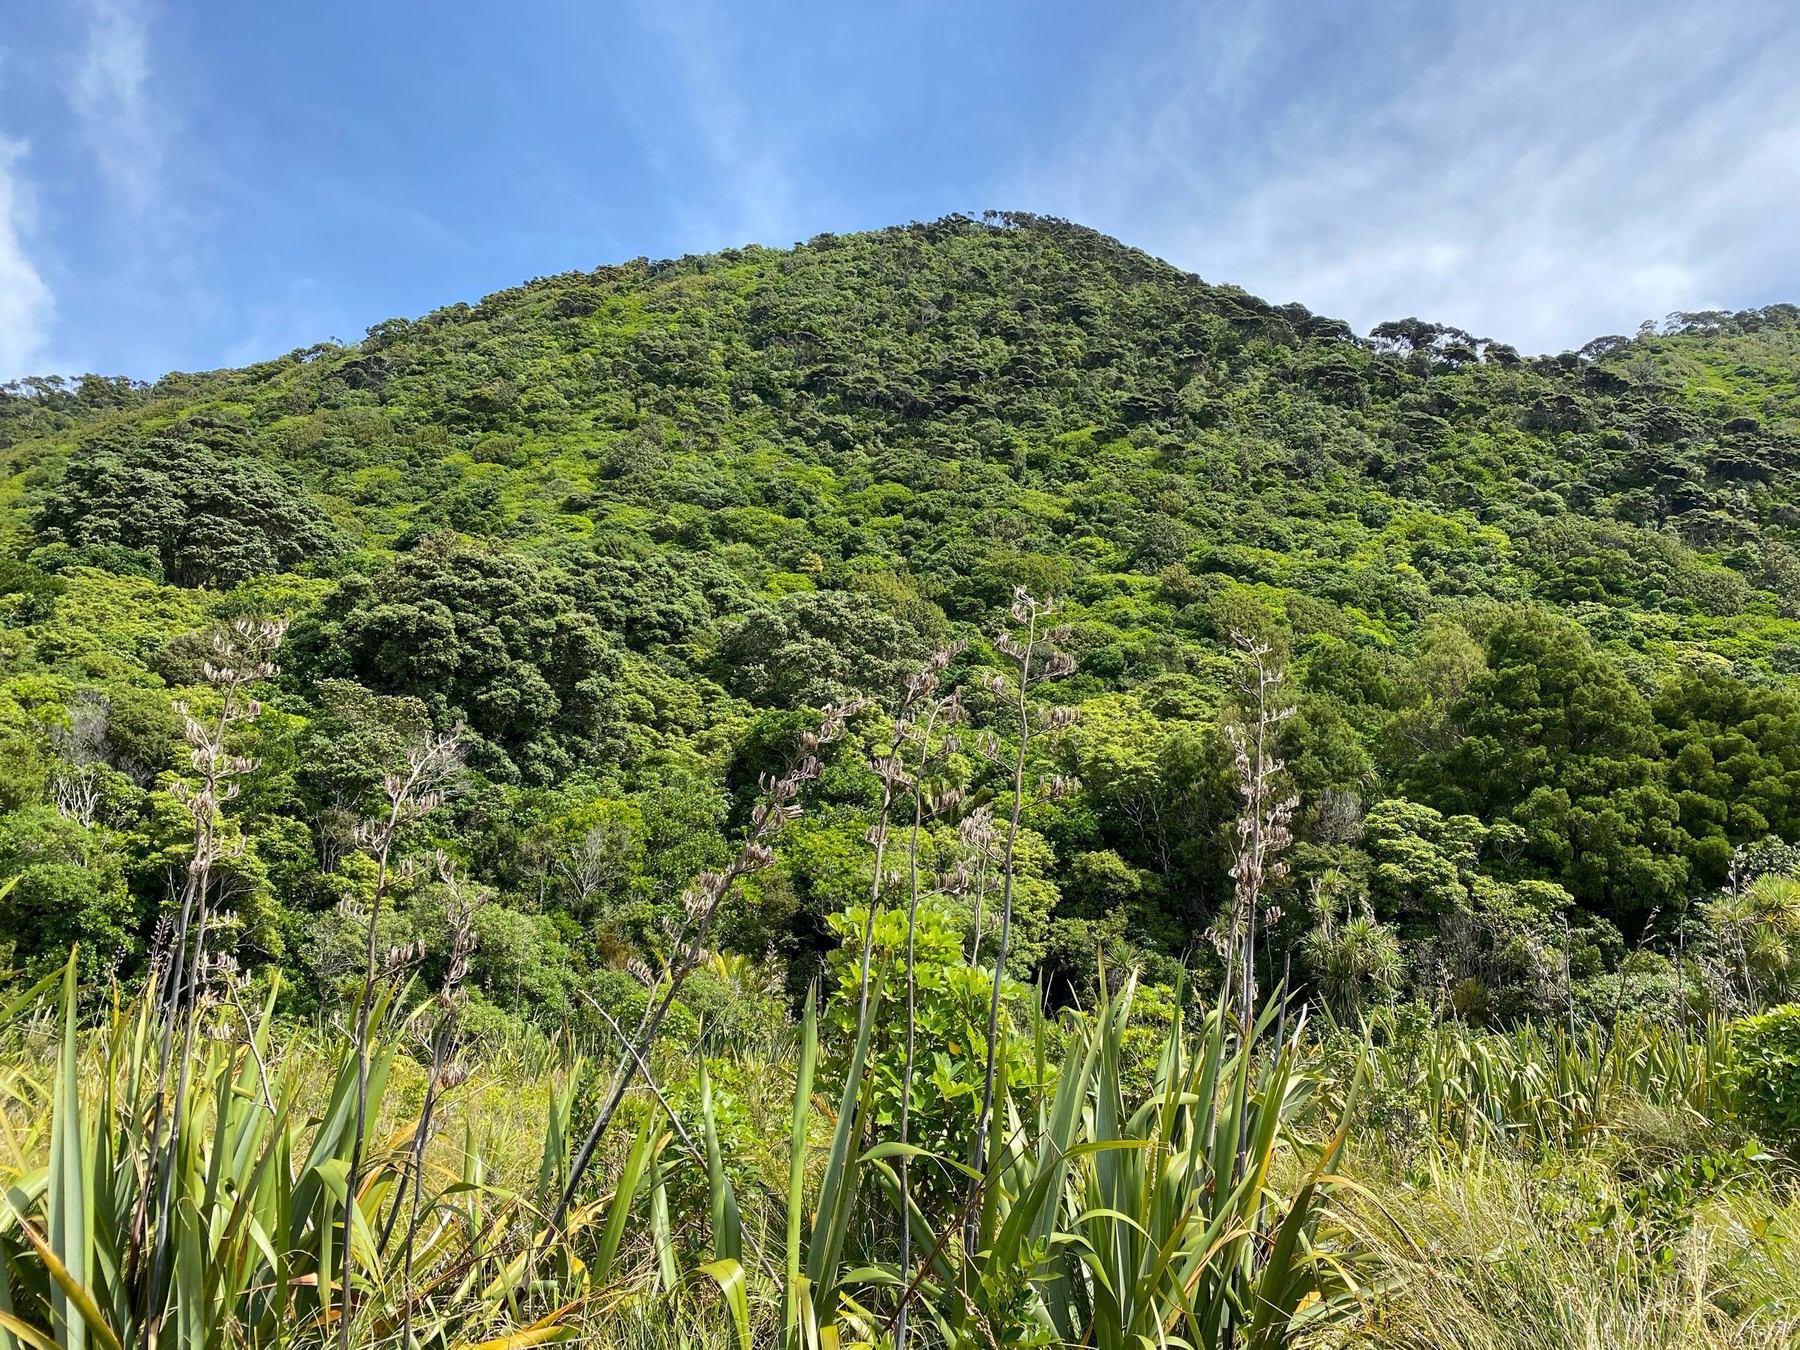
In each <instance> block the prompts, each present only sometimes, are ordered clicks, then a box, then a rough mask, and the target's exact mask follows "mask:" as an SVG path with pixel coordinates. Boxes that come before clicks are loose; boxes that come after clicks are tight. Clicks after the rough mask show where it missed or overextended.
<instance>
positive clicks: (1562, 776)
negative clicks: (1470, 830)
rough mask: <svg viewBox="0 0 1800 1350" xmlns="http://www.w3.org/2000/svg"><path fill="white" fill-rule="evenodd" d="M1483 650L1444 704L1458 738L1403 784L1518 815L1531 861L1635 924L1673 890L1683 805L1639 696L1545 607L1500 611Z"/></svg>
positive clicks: (1476, 810) (1429, 795)
mask: <svg viewBox="0 0 1800 1350" xmlns="http://www.w3.org/2000/svg"><path fill="white" fill-rule="evenodd" d="M1485 656H1486V665H1487V668H1486V669H1485V670H1484V671H1482V672H1481V673H1480V674H1479V675H1477V676H1476V677H1475V678H1474V679H1473V680H1471V681H1470V682H1469V684H1468V686H1467V688H1466V689H1465V690H1464V692H1463V694H1462V695H1461V697H1459V698H1458V699H1457V700H1456V701H1455V702H1454V703H1453V704H1452V705H1451V709H1450V714H1451V717H1452V718H1453V719H1454V720H1455V721H1456V722H1458V723H1460V724H1461V726H1462V727H1463V728H1464V730H1465V733H1466V734H1464V735H1463V737H1462V738H1461V739H1460V740H1459V741H1457V742H1456V744H1454V745H1452V746H1450V747H1449V748H1448V749H1445V750H1442V751H1439V752H1437V753H1435V754H1430V755H1427V756H1425V757H1423V758H1422V759H1421V760H1420V761H1419V762H1418V764H1416V765H1415V766H1414V768H1413V770H1412V771H1411V773H1410V774H1409V775H1408V788H1409V790H1410V791H1411V792H1414V793H1417V794H1418V795H1419V796H1421V797H1423V798H1424V799H1425V800H1426V801H1428V802H1430V803H1431V804H1433V805H1434V806H1437V807H1438V808H1440V809H1442V810H1444V811H1446V812H1466V813H1468V814H1471V815H1475V816H1478V817H1481V818H1483V819H1486V820H1497V819H1509V820H1511V821H1513V822H1514V823H1516V824H1517V825H1519V826H1520V827H1521V828H1523V829H1524V831H1525V836H1526V852H1527V856H1528V858H1529V860H1530V861H1531V862H1532V863H1534V864H1535V865H1536V866H1537V867H1538V868H1539V869H1540V871H1541V872H1542V873H1543V874H1544V875H1546V876H1548V877H1551V878H1555V879H1565V880H1566V882H1567V884H1568V886H1569V889H1570V890H1571V891H1573V892H1574V894H1575V896H1576V897H1577V898H1578V899H1579V900H1581V901H1582V902H1583V903H1584V904H1587V905H1589V906H1591V907H1593V908H1594V909H1596V910H1597V911H1598V912H1600V913H1603V914H1606V915H1608V916H1609V917H1612V918H1615V919H1624V920H1639V919H1641V918H1642V917H1643V916H1644V915H1645V914H1647V913H1648V912H1649V911H1650V910H1651V909H1652V908H1654V907H1655V906H1656V905H1658V904H1660V903H1662V902H1663V901H1665V900H1667V899H1669V898H1671V897H1672V896H1674V895H1677V894H1679V893H1680V892H1681V890H1682V889H1683V887H1684V886H1685V885H1686V882H1687V864H1686V861H1685V860H1684V859H1683V858H1682V856H1681V837H1680V834H1679V831H1678V829H1677V826H1678V824H1679V820H1680V809H1679V807H1678V806H1677V804H1676V801H1675V799H1674V798H1673V797H1672V796H1670V794H1669V792H1668V791H1667V789H1666V787H1665V785H1664V776H1665V767H1664V764H1663V762H1662V754H1661V747H1660V745H1659V744H1658V742H1657V739H1656V727H1655V723H1654V721H1653V719H1652V717H1651V714H1650V707H1649V704H1648V703H1647V702H1646V701H1645V700H1644V698H1643V696H1642V695H1640V694H1639V693H1638V692H1637V691H1636V690H1635V689H1633V688H1632V687H1631V685H1630V683H1629V682H1628V681H1627V680H1626V679H1625V677H1624V675H1623V674H1622V673H1621V672H1620V671H1619V669H1618V667H1617V666H1615V665H1614V664H1613V663H1612V662H1611V661H1609V660H1607V658H1606V657H1605V656H1604V655H1602V654H1601V653H1600V652H1598V651H1596V650H1595V648H1594V646H1593V643H1592V642H1591V641H1590V640H1589V639H1588V636H1587V634H1586V633H1584V632H1583V631H1582V630H1581V628H1579V627H1578V626H1577V625H1575V624H1573V623H1571V622H1570V621H1568V620H1567V619H1564V618H1560V617H1557V616H1555V615H1552V614H1549V613H1547V612H1545V611H1542V610H1535V609H1530V610H1514V611H1510V612H1508V613H1507V614H1506V615H1505V616H1504V617H1502V618H1501V620H1500V622H1499V623H1497V624H1496V625H1495V627H1494V629H1493V631H1492V633H1491V634H1490V635H1489V636H1488V639H1487V643H1486V652H1485Z"/></svg>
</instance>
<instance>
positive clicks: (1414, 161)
mask: <svg viewBox="0 0 1800 1350" xmlns="http://www.w3.org/2000/svg"><path fill="white" fill-rule="evenodd" d="M1796 71H1800V12H1797V11H1796V10H1795V8H1794V6H1793V5H1792V4H1791V3H1789V2H1788V0H1768V2H1767V3H1751V2H1748V0H1746V2H1745V3H1728V2H1721V0H1710V2H1709V3H1707V4H1704V5H1696V4H1690V3H1659V2H1655V0H1631V2H1629V3H1581V4H1577V3H1568V2H1567V0H1560V2H1557V3H1551V2H1549V0H1509V2H1508V3H1504V4H1492V3H1484V4H1479V5H1478V4H1474V3H1465V2H1464V0H1436V2H1435V3H1430V4H1417V5H1413V4H1405V3H1390V4H1370V3H1358V2H1357V0H1292V2H1290V3H1247V4H1232V5H1225V4H1196V3H1175V2H1174V0H1144V2H1143V3H1135V4H1128V3H1117V4H1110V5H1108V4H1093V3H1064V2H1063V0H1036V2H1035V3H1024V2H1020V3H1012V2H1010V0H1008V2H1003V3H991V4H989V3H980V2H979V0H963V2H962V3H942V4H939V3H923V0H890V2H889V3H887V4H882V5H825V4H817V5H812V4H786V5H775V4H767V3H737V4H729V3H724V0H718V2H716V3H690V2H689V0H663V2H662V3H641V4H638V3H630V2H629V0H608V2H606V3H585V4H584V3H566V4H554V3H537V2H536V0H514V3H511V4H492V3H473V2H465V0H440V2H439V3H434V4H426V3H407V2H405V0H363V2H362V3H359V4H354V5H350V4H338V3H331V2H330V0H314V2H313V3H311V4H308V5H277V4H265V3H261V2H260V0H253V2H251V3H245V2H244V0H232V2H230V3H225V2H224V0H204V2H202V0H190V2H189V3H182V4H177V3H175V0H40V2H39V3H32V2H31V0H22V3H19V4H17V5H16V6H14V7H12V10H11V13H10V14H9V17H8V22H7V24H6V25H5V27H4V28H0V380H4V379H8V378H12V377H14V376H18V375H22V374H26V373H36V372H47V371H62V372H78V371H84V370H98V371H103V372H106V373H123V374H129V375H134V376H139V377H154V376H156V375H158V374H160V373H162V372H163V371H165V370H169V369H189V370H192V369H207V368H212V367H216V366H221V365H231V364H239V363H243V362H247V361H251V360H256V359H260V358H263V357H267V356H271V355H276V354H279V353H282V352H286V351H288V350H291V349H293V348H295V347H299V346H304V345H308V344H310V343H312V342H315V341H318V340H321V339H324V338H328V337H337V338H341V339H345V340H353V339H355V338H357V337H359V336H360V335H361V334H362V332H363V330H364V329H365V328H367V327H368V326H369V325H370V324H372V323H375V322H378V321H379V320H381V319H384V318H389V317H392V316H395V315H415V314H419V313H422V312H424V311H426V310H429V309H433V308H436V307H437V306H439V305H442V304H447V303H449V302H452V301H455V300H465V299H466V300H473V299H476V298H478V297H479V296H481V295H483V294H485V293H487V292H490V291H494V290H498V289H500V288H502V287H505V286H508V285H511V284H513V283H516V282H518V281H522V280H524V279H526V278H528V277H531V276H536V275H542V274H546V273H552V272H560V271H565V270H568V269H570V268H582V267H592V266H595V265H597V264H600V263H605V262H612V261H617V260H619V259H622V258H628V257H632V256H635V255H638V254H647V255H649V256H652V257H662V256H670V255H676V254H681V253H687V252H703V251H708V250H711V249H715V248H721V247H726V246H730V245H735V244H742V243H747V242H760V243H767V244H788V243H792V242H793V241H795V240H798V239H805V238H808V237H810V236H811V235H814V234H817V233H819V232H821V231H825V230H835V231H847V230H854V229H861V228H869V227H874V226H880V225H885V224H890V223H894V222H898V221H906V220H914V219H929V218H931V217H934V216H938V215H942V214H944V213H946V212H949V211H957V210H961V211H970V212H977V211H980V210H982V209H984V208H987V207H1000V208H1010V209H1023V210H1031V211H1039V212H1044V213H1048V214H1054V215H1062V216H1067V217H1070V218H1072V219H1075V220H1079V221H1082V222H1084V223H1086V224H1091V225H1094V226H1096V227H1097V228H1100V229H1102V230H1105V231H1106V232H1108V233H1110V234H1114V235H1117V236H1118V237H1120V238H1121V239H1123V240H1125V241H1126V242H1127V243H1131V244H1135V245H1138V246H1140V247H1143V248H1146V249H1148V250H1150V251H1151V252H1154V253H1157V254H1159V255H1161V256H1163V257H1166V258H1168V259H1170V260H1171V261H1173V262H1176V263H1178V264H1179V265H1181V266H1182V267H1185V268H1187V269H1189V270H1192V271H1195V272H1198V273H1199V274H1200V275H1202V276H1204V277H1205V278H1207V279H1208V280H1209V281H1230V282H1236V283H1238V284H1240V285H1243V286H1245V287H1247V288H1249V289H1250V290H1252V291H1255V292H1257V293H1258V294H1261V295H1263V296H1265V297H1266V298H1268V299H1271V300H1275V301H1287V300H1299V301H1301V302H1303V303H1305V304H1307V305H1310V306H1311V307H1313V308H1314V309H1316V310H1320V311H1322V312H1325V313H1329V314H1334V315H1338V316H1341V317H1343V318H1346V319H1349V320H1350V321H1351V322H1352V323H1353V324H1354V325H1355V326H1356V327H1357V328H1358V329H1359V330H1363V331H1366V330H1367V328H1368V327H1369V326H1370V325H1372V324H1374V323H1377V322H1379V321H1381V320H1383V319H1387V318H1394V317H1399V316H1403V315H1408V314H1419V315H1421V316H1424V317H1429V318H1435V319H1440V320H1443V321H1446V322H1450V323H1455V324H1458V325H1460V326H1462V327H1465V328H1468V329H1471V330H1473V331H1474V332H1476V333H1477V334H1478V335H1481V336H1489V337H1494V338H1497V339H1501V340H1506V341H1511V342H1514V343H1515V344H1517V345H1518V346H1520V347H1522V348H1524V349H1526V350H1529V351H1540V350H1552V351H1554V350H1560V349H1562V348H1565V347H1570V346H1578V345H1580V344H1581V343H1582V342H1584V341H1585V340H1587V339H1588V338H1589V337H1593V336H1596V335H1598V334H1601V333H1608V332H1618V331H1629V330H1630V329H1632V328H1634V327H1635V326H1636V324H1637V323H1638V322H1639V321H1640V320H1641V319H1644V318H1646V317H1650V316H1659V315H1661V314H1664V313H1666V312H1668V311H1670V310H1674V309H1696V308H1712V307H1728V308H1738V307H1743V306H1748V305H1757V304H1766V303H1769V302H1771V301H1775V300H1794V301H1800V78H1796V74H1795V72H1796Z"/></svg>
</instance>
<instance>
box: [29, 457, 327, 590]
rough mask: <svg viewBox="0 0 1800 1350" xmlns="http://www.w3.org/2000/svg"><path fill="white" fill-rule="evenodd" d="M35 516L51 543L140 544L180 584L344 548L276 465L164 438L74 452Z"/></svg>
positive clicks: (256, 572)
mask: <svg viewBox="0 0 1800 1350" xmlns="http://www.w3.org/2000/svg"><path fill="white" fill-rule="evenodd" d="M34 523H35V525H36V527H37V530H38V533H39V536H40V537H41V538H42V539H43V540H44V541H45V542H46V543H66V544H69V545H71V546H75V547H77V548H94V547H107V546H116V547H122V548H125V549H136V550H141V551H142V552H144V553H146V554H148V555H150V556H151V557H153V558H155V559H156V561H157V563H158V565H159V566H160V568H161V571H162V575H163V576H164V577H166V578H167V579H168V580H170V581H171V582H173V583H175V584H176V585H178V586H231V585H235V584H236V583H238V582H240V581H244V580H246V579H247V578H250V577H255V576H260V575H262V574H264V573H267V572H281V571H291V570H294V569H296V568H300V567H303V566H308V565H313V564H317V563H318V562H320V561H322V560H325V559H328V558H329V557H331V556H332V555H333V554H334V553H336V552H337V551H338V550H339V548H340V547H341V544H340V541H339V538H338V535H337V532H336V531H335V530H334V529H332V527H331V525H330V522H329V521H328V520H327V519H326V517H325V515H324V513H323V512H322V511H320V509H319V508H318V506H317V505H316V504H315V503H314V502H313V500H312V498H310V497H309V496H308V495H307V494H306V492H305V491H304V490H303V489H302V488H301V487H300V486H299V485H298V484H297V483H295V482H293V481H291V480H290V479H288V478H286V477H284V476H283V475H282V474H281V473H279V472H277V471H276V470H275V469H274V468H272V467H271V466H269V465H268V464H265V463H263V462H262V461H261V460H258V459H255V458H252V457H249V456H246V455H241V454H235V455H234V454H226V453H222V452H220V451H218V450H214V449H211V448H209V447H207V446H205V445H203V444H200V443H198V442H195V441H182V440H171V439H167V438H162V437H157V438H152V439H149V440H146V441H144V442H142V443H141V444H137V445H131V446H127V447H126V448H124V449H120V450H103V451H100V452H99V453H93V454H84V455H78V456H76V457H75V458H73V459H71V460H70V461H69V465H68V468H67V470H66V471H65V472H64V474H63V478H62V481H61V483H60V484H58V486H57V487H56V488H55V489H54V490H53V491H52V492H51V493H49V494H48V495H47V496H46V497H45V498H44V501H43V504H42V505H41V506H40V507H39V508H38V512H37V516H36V518H35V522H34Z"/></svg>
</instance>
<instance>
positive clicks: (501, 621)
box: [290, 540, 619, 783]
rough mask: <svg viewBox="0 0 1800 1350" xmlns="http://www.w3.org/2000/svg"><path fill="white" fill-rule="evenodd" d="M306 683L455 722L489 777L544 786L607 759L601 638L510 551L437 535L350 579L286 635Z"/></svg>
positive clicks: (549, 580) (613, 662) (561, 592)
mask: <svg viewBox="0 0 1800 1350" xmlns="http://www.w3.org/2000/svg"><path fill="white" fill-rule="evenodd" d="M290 647H291V651H292V659H293V660H294V662H295V665H296V666H297V668H298V669H299V670H300V671H301V672H304V673H305V674H306V675H308V676H310V677H311V678H314V679H325V678H332V677H335V678H339V679H352V680H356V681H358V682H359V683H361V684H363V685H365V686H366V687H368V688H369V689H372V690H374V691H376V692H377V693H381V694H387V695H405V696H412V697H416V698H419V699H421V700H422V701H423V702H424V703H425V705H426V707H427V708H429V709H430V711H431V715H432V719H433V722H434V724H435V725H436V726H437V727H438V729H440V730H448V729H449V728H450V727H451V726H453V725H456V724H461V725H462V726H464V728H465V730H466V732H467V734H468V743H469V747H470V760H471V762H472V763H473V764H474V765H475V767H477V768H479V769H481V770H483V771H484V772H486V773H488V774H489V775H491V776H493V777H496V778H500V779H505V780H511V779H522V780H523V781H525V782H527V783H545V782H553V781H556V780H558V779H561V778H564V777H567V776H568V775H569V774H570V773H572V772H573V771H574V770H575V769H576V768H577V767H580V766H584V765H593V764H595V763H596V762H602V763H603V762H604V761H605V760H606V759H607V758H608V757H609V756H612V757H616V754H617V746H616V737H617V727H616V725H615V718H616V713H615V711H614V702H615V699H616V697H617V693H616V689H615V682H616V679H617V675H618V669H619V661H618V654H617V649H616V645H615V642H614V640H613V639H612V638H611V637H610V636H609V635H608V634H607V633H606V631H605V630H604V629H602V628H601V627H600V625H599V624H598V623H597V622H596V621H595V620H594V618H593V616H592V615H590V614H588V613H586V612H585V611H583V610H581V609H579V608H577V607H576V605H575V602H574V600H573V599H572V598H571V597H570V595H569V593H568V590H567V588H566V585H565V584H564V583H563V580H562V578H561V577H560V576H559V575H557V574H556V573H554V572H551V571H548V570H546V569H544V568H542V567H541V566H539V565H537V564H534V563H532V562H530V561H528V560H526V559H524V558H520V557H518V556H516V555H509V554H505V553H495V552H490V551H488V550H484V549H479V548H475V547H471V546H468V545H465V544H460V543H457V542H455V541H453V540H439V541H434V542H432V543H430V544H427V545H425V546H422V547H421V548H419V549H418V550H415V551H414V552H412V553H408V554H404V555H402V556H401V557H400V558H399V559H397V560H396V561H395V563H394V564H393V566H392V567H390V568H389V569H387V570H386V571H384V572H382V573H381V574H380V575H378V576H376V577H373V578H366V577H361V576H353V577H350V578H347V579H346V580H345V581H343V582H341V583H340V584H339V586H338V587H337V589H336V590H334V591H333V592H332V593H331V594H330V595H328V596H326V597H325V599H324V600H323V601H322V602H321V603H320V605H319V607H318V608H317V609H316V610H315V611H313V612H312V613H311V614H309V615H308V616H307V618H306V619H305V620H303V621H302V622H301V623H299V624H296V625H295V630H294V633H293V637H292V639H291V643H290Z"/></svg>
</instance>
